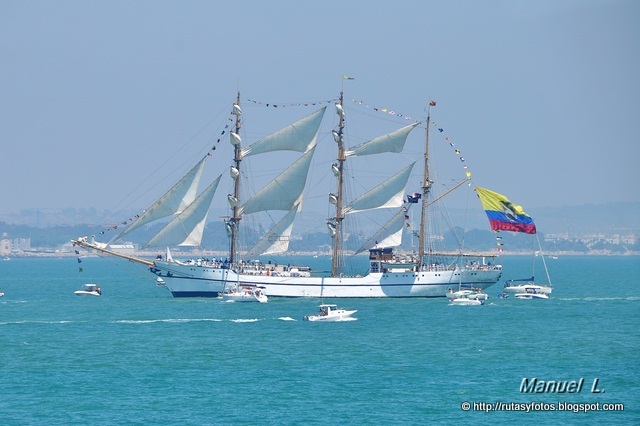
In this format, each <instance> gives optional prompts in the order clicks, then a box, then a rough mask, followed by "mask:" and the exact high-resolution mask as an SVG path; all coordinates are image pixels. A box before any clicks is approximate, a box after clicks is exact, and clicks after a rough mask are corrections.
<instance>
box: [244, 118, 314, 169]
mask: <svg viewBox="0 0 640 426" xmlns="http://www.w3.org/2000/svg"><path fill="white" fill-rule="evenodd" d="M325 110H326V107H324V108H322V109H319V110H318V111H316V112H314V113H313V114H310V115H308V116H306V117H305V118H302V119H300V120H298V121H296V122H295V123H293V124H291V125H289V126H287V127H285V128H283V129H281V130H279V131H277V132H275V133H272V134H271V135H269V136H267V137H265V138H263V139H261V140H259V141H258V142H256V143H254V144H252V145H250V146H248V147H247V148H244V149H243V150H242V153H241V157H248V156H250V155H256V154H262V153H265V152H272V151H298V152H306V151H308V150H309V149H310V148H311V147H312V146H315V144H316V136H317V134H318V129H319V128H320V123H322V117H323V116H324V112H325Z"/></svg>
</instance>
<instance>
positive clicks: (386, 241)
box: [356, 210, 405, 254]
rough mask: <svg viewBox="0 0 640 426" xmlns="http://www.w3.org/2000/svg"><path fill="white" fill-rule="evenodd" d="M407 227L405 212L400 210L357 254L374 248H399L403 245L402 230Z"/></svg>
mask: <svg viewBox="0 0 640 426" xmlns="http://www.w3.org/2000/svg"><path fill="white" fill-rule="evenodd" d="M404 227H405V212H404V211H403V210H400V211H399V212H398V213H397V214H396V215H394V216H393V217H392V218H391V220H389V222H387V223H386V224H385V225H384V226H383V227H382V229H380V231H378V233H377V234H375V235H374V236H373V237H371V238H369V240H367V242H365V243H364V244H363V245H362V247H360V248H359V249H358V251H357V252H356V254H358V253H361V252H363V251H365V250H369V249H370V248H372V247H397V246H399V245H400V244H402V230H403V229H404Z"/></svg>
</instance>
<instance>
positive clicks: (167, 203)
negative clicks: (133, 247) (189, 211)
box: [116, 157, 207, 239]
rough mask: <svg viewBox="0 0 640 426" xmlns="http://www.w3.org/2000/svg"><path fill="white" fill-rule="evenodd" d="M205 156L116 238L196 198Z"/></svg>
mask: <svg viewBox="0 0 640 426" xmlns="http://www.w3.org/2000/svg"><path fill="white" fill-rule="evenodd" d="M206 159H207V157H204V158H203V159H202V160H200V162H199V163H198V164H196V165H195V167H194V168H193V169H191V170H190V171H189V173H187V174H186V175H184V177H183V178H182V179H180V180H179V181H178V183H176V184H175V185H173V187H172V188H171V189H170V190H168V191H167V192H166V193H165V194H164V195H163V196H162V197H160V198H159V199H158V200H157V201H156V202H155V203H153V205H152V206H151V207H149V208H148V209H147V210H145V212H144V213H142V214H141V215H140V217H138V219H137V220H136V221H135V222H133V223H132V224H131V225H129V227H128V228H126V229H125V230H124V231H122V233H121V234H120V235H118V237H117V238H116V239H120V238H122V237H123V236H125V235H126V234H128V233H129V232H131V231H133V230H134V229H137V228H139V227H141V226H142V225H145V224H147V223H149V222H153V221H154V220H158V219H162V218H163V217H167V216H171V215H174V214H178V213H180V212H182V211H183V210H184V209H185V208H187V206H188V205H190V204H191V203H193V201H194V200H195V199H196V194H197V191H198V184H199V183H200V176H202V169H203V168H204V162H205V160H206Z"/></svg>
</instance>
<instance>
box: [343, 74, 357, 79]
mask: <svg viewBox="0 0 640 426" xmlns="http://www.w3.org/2000/svg"><path fill="white" fill-rule="evenodd" d="M342 78H344V79H345V80H355V79H356V78H355V77H349V76H346V75H343V76H342Z"/></svg>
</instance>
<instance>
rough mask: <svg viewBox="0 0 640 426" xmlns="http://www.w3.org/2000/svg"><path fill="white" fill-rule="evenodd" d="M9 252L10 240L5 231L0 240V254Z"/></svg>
mask: <svg viewBox="0 0 640 426" xmlns="http://www.w3.org/2000/svg"><path fill="white" fill-rule="evenodd" d="M10 254H11V240H10V239H9V238H8V237H7V233H6V232H5V233H3V234H2V239H1V240H0V256H8V255H10Z"/></svg>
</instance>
